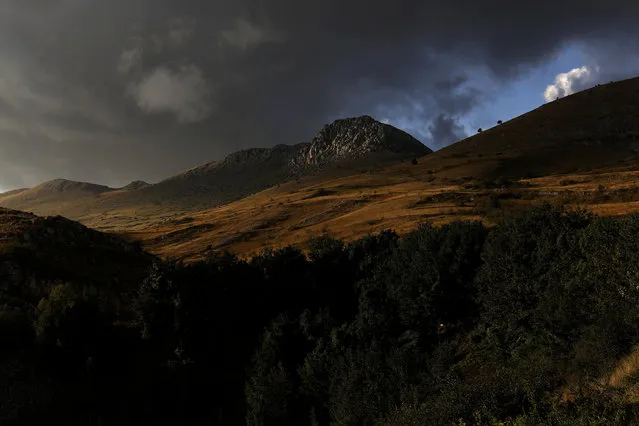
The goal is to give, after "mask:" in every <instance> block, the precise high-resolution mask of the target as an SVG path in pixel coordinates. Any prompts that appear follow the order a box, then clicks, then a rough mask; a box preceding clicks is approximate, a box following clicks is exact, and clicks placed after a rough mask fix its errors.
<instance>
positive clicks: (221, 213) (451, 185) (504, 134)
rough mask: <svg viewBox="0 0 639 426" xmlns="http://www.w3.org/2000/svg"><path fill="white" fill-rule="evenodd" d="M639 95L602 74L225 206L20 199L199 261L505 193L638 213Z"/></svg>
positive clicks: (457, 210) (108, 197)
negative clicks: (405, 149)
mask: <svg viewBox="0 0 639 426" xmlns="http://www.w3.org/2000/svg"><path fill="white" fill-rule="evenodd" d="M638 94H639V78H635V79H630V80H625V81H621V82H617V83H612V84H608V85H602V86H599V87H595V88H593V89H591V90H588V91H584V92H581V93H578V94H576V95H572V96H569V97H567V98H564V99H561V100H559V101H555V102H552V103H549V104H546V105H543V106H542V107H540V108H537V109H535V110H533V111H531V112H529V113H527V114H524V115H522V116H520V117H517V118H515V119H513V120H511V121H509V122H506V123H504V124H502V125H499V126H496V127H494V128H492V129H487V130H485V131H484V132H482V133H480V134H477V135H475V136H473V137H470V138H468V139H465V140H463V141H460V142H458V143H456V144H454V145H452V146H449V147H447V148H444V149H442V150H440V151H437V152H436V153H434V154H431V155H428V156H425V157H422V158H420V159H419V162H418V164H417V165H412V164H411V163H410V162H407V161H406V162H403V163H401V162H400V163H396V164H394V165H390V166H383V167H382V166H380V167H376V168H370V167H369V168H363V169H360V171H359V172H347V171H345V170H339V171H334V172H335V173H334V174H333V175H332V176H333V177H326V175H324V176H310V177H307V178H304V179H302V180H300V181H297V182H288V183H286V184H283V185H280V186H278V187H274V188H270V189H267V190H265V191H262V192H260V193H258V194H254V195H251V196H249V197H246V198H243V199H241V200H239V201H236V202H233V203H230V204H226V205H223V206H219V207H214V208H210V205H209V206H207V200H206V198H201V197H200V198H198V197H191V198H184V197H183V198H180V197H176V196H175V195H173V196H171V197H166V198H165V199H164V200H162V201H161V202H158V201H152V200H150V199H147V198H145V197H140V195H139V194H140V193H139V192H137V191H128V192H127V191H110V192H105V193H100V194H94V193H84V194H78V195H76V196H75V197H76V198H75V199H74V198H73V196H71V195H70V199H69V202H68V204H65V202H61V201H60V199H59V198H58V199H55V197H51V198H47V197H40V198H36V199H35V200H33V199H32V200H28V199H26V198H27V197H28V191H27V192H24V191H23V192H20V193H18V194H14V195H13V196H12V197H14V198H13V202H14V203H13V204H12V207H15V208H20V209H24V210H30V211H35V212H37V213H40V214H43V213H44V214H65V215H66V216H68V217H71V218H73V219H77V220H80V221H81V222H82V223H84V224H85V225H87V226H91V227H94V228H96V229H100V230H105V231H111V232H116V233H118V234H121V235H124V236H126V237H128V238H132V239H137V240H141V241H142V242H143V244H144V246H145V247H146V248H147V249H149V250H150V251H152V252H154V253H157V254H161V255H170V256H176V257H180V258H185V259H191V260H192V259H197V258H200V257H202V256H204V255H205V254H206V251H207V250H210V249H229V250H231V251H233V252H238V253H241V254H245V255H250V254H251V253H254V252H256V251H259V250H261V249H263V248H265V247H278V246H283V245H287V244H298V245H299V244H303V243H304V242H305V241H306V240H307V239H308V238H310V237H313V236H316V235H319V234H321V233H322V232H325V231H328V232H330V233H331V234H333V235H335V236H336V237H340V238H344V239H346V240H350V239H354V238H358V237H361V236H363V235H365V234H367V233H370V232H375V231H379V230H381V229H385V228H390V229H395V230H396V231H398V232H406V231H409V230H411V229H413V228H415V227H416V226H417V225H418V224H420V223H423V222H429V223H433V224H441V223H445V222H450V221H452V220H457V219H482V220H485V221H487V222H489V223H490V222H491V221H494V220H495V218H496V217H497V216H498V215H499V207H497V204H499V205H500V206H501V207H504V206H506V207H511V208H517V207H523V206H525V205H527V204H533V203H538V202H541V201H551V202H563V203H568V204H570V205H574V206H585V207H587V208H589V209H590V210H592V211H594V212H596V213H599V214H604V215H614V214H621V213H627V212H634V211H637V210H639V206H638V205H637V201H635V199H638V200H639V196H637V195H636V192H637V191H636V187H635V182H636V177H637V173H638V172H637V171H636V170H639V160H638V157H637V153H638V151H639V121H638V120H637V119H636V117H637V116H638V114H639V96H638ZM499 176H509V177H511V178H512V179H513V180H516V181H520V183H519V186H520V187H517V188H508V189H486V188H472V187H469V186H470V185H471V184H473V183H475V184H477V183H480V182H481V181H482V180H484V179H495V178H496V177H499ZM320 189H321V190H323V191H320ZM318 191H320V192H318ZM496 198H502V199H501V200H500V201H495V199H496ZM505 198H509V199H505ZM16 199H19V200H21V202H20V203H16ZM2 202H3V199H2V197H1V196H0V204H2Z"/></svg>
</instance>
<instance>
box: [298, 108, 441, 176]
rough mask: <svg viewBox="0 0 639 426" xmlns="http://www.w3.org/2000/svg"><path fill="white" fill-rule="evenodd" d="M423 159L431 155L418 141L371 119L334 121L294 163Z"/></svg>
mask: <svg viewBox="0 0 639 426" xmlns="http://www.w3.org/2000/svg"><path fill="white" fill-rule="evenodd" d="M381 152H387V153H392V154H398V155H401V156H422V155H426V154H429V153H431V152H432V151H431V150H430V149H429V148H428V147H426V146H425V145H423V144H422V143H421V142H420V141H418V140H417V139H415V138H414V137H412V136H411V135H409V134H408V133H406V132H404V131H402V130H399V129H397V128H395V127H393V126H390V125H388V124H384V123H380V122H379V121H377V120H375V119H373V118H372V117H370V116H367V115H364V116H361V117H355V118H346V119H342V120H336V121H334V122H333V123H331V124H327V125H326V126H324V128H323V129H322V130H321V131H320V132H319V133H318V134H317V136H315V138H314V139H313V140H312V142H311V143H310V145H309V146H308V147H306V149H301V150H300V153H299V155H298V157H297V158H296V159H295V160H294V163H295V165H296V166H298V167H303V168H309V167H316V166H324V165H329V164H338V163H341V162H344V161H352V160H357V159H360V158H362V157H365V156H366V155H367V154H370V153H381Z"/></svg>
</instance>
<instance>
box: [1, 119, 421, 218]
mask: <svg viewBox="0 0 639 426" xmlns="http://www.w3.org/2000/svg"><path fill="white" fill-rule="evenodd" d="M431 152H432V151H431V150H430V149H429V148H427V147H426V146H424V145H423V144H422V143H421V142H419V141H418V140H417V139H415V138H413V137H412V136H410V135H409V134H407V133H405V132H403V131H401V130H399V129H396V128H394V127H392V126H390V125H388V124H384V123H380V122H378V121H376V120H374V119H373V118H372V117H369V116H362V117H355V118H347V119H342V120H337V121H335V122H333V123H331V124H328V125H326V126H325V127H324V128H323V129H322V130H321V131H320V132H319V133H318V134H317V136H316V137H315V138H314V139H313V140H312V141H311V142H308V143H300V144H297V145H284V144H280V145H276V146H274V147H273V148H251V149H245V150H241V151H237V152H234V153H231V154H229V155H228V156H227V157H226V158H224V160H222V161H219V162H210V163H206V164H204V165H202V166H199V167H195V168H193V169H190V170H187V171H185V172H183V173H180V174H178V175H176V176H172V177H170V178H168V179H166V180H164V181H161V182H159V183H157V184H155V185H150V184H147V183H146V182H142V181H135V182H132V183H130V184H129V185H127V186H125V187H123V188H119V189H113V188H109V187H106V186H101V185H94V184H90V183H85V182H73V181H68V180H64V179H56V180H53V181H51V182H46V183H44V184H42V185H39V186H37V187H35V188H31V189H28V190H23V191H20V192H14V193H7V194H0V205H2V206H5V207H10V208H15V209H20V210H25V211H31V212H35V213H39V214H60V215H64V216H67V217H70V218H73V219H82V220H88V219H89V218H96V217H101V214H102V213H104V212H108V211H113V210H123V209H128V210H130V211H138V212H142V211H144V212H147V213H149V212H153V213H159V212H162V213H163V214H170V212H172V211H175V210H193V209H198V208H203V207H212V206H217V205H220V204H223V203H227V202H231V201H234V200H237V199H240V198H242V197H245V196H247V195H250V194H253V193H256V192H259V191H262V190H264V189H267V188H269V187H272V186H274V185H278V184H281V183H284V182H286V181H288V180H291V179H298V178H301V177H305V176H311V175H317V174H324V175H326V174H330V173H331V172H336V171H337V170H338V169H339V170H340V171H341V172H342V173H344V171H346V170H354V168H356V167H361V166H366V165H372V164H381V163H384V162H389V161H393V160H399V159H404V158H412V157H415V156H422V155H426V154H428V153H431ZM130 216H131V217H132V216H135V214H134V215H130Z"/></svg>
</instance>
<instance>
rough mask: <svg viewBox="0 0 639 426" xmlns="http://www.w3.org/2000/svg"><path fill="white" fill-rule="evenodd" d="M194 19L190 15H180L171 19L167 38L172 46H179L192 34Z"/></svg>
mask: <svg viewBox="0 0 639 426" xmlns="http://www.w3.org/2000/svg"><path fill="white" fill-rule="evenodd" d="M195 25H196V20H195V19H194V18H192V17H190V16H181V17H179V18H175V19H173V20H171V23H170V24H169V33H168V36H167V39H168V41H169V44H170V45H171V46H173V47H180V46H182V45H183V44H185V43H186V42H187V41H189V39H190V38H191V37H192V36H193V33H194V32H195Z"/></svg>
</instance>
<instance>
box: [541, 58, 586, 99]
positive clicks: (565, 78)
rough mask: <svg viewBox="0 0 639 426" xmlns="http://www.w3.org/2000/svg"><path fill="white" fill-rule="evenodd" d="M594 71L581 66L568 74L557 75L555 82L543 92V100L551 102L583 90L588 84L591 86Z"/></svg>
mask: <svg viewBox="0 0 639 426" xmlns="http://www.w3.org/2000/svg"><path fill="white" fill-rule="evenodd" d="M595 74H596V71H595V70H593V69H591V68H589V67H587V66H585V65H584V66H582V67H579V68H573V69H571V70H570V71H568V72H564V73H561V74H558V75H557V77H555V82H554V83H553V84H551V85H549V86H548V87H546V90H545V91H544V99H545V100H546V102H552V101H554V100H555V99H557V98H563V97H564V96H568V95H572V94H573V93H575V92H578V91H580V90H583V89H585V88H586V87H587V85H588V84H591V83H592V82H593V80H594V78H595Z"/></svg>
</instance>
